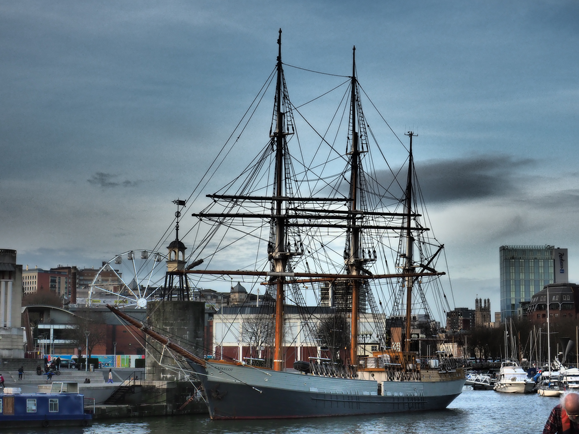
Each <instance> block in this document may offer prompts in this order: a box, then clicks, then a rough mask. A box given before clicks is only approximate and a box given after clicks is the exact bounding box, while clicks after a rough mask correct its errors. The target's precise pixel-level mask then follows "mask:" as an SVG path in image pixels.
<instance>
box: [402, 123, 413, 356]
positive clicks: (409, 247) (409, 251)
mask: <svg viewBox="0 0 579 434" xmlns="http://www.w3.org/2000/svg"><path fill="white" fill-rule="evenodd" d="M406 135H407V136H408V137H410V151H409V156H408V180H407V181H406V205H405V208H406V209H405V211H406V252H405V253H406V261H405V265H404V273H405V274H406V275H407V277H406V340H405V342H404V351H410V325H411V322H412V287H413V285H414V277H413V276H410V273H412V271H413V265H412V264H413V257H412V256H413V251H414V236H413V235H412V224H411V223H412V222H411V216H412V177H413V173H412V169H413V168H414V160H413V155H412V137H414V136H415V135H416V134H414V133H413V132H412V131H408V133H406Z"/></svg>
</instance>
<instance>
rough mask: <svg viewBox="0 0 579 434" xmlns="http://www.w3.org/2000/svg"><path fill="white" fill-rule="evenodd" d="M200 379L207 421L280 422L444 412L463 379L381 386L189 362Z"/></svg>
mask: <svg viewBox="0 0 579 434" xmlns="http://www.w3.org/2000/svg"><path fill="white" fill-rule="evenodd" d="M191 366H192V367H193V368H194V369H195V370H196V371H197V372H198V373H199V374H201V375H200V377H201V381H202V383H203V386H204V388H205V392H206V396H207V401H208V402H207V405H208V408H209V414H210V416H211V418H212V419H216V420H219V419H278V418H279V419H281V418H307V417H330V416H354V415H368V414H387V413H400V412H412V411H430V410H441V409H444V408H446V407H447V406H448V405H449V404H450V403H451V402H452V401H453V400H454V399H455V398H456V397H457V396H458V395H459V394H460V393H461V391H462V386H463V385H464V378H462V379H460V378H457V379H455V380H452V381H445V382H421V381H407V382H399V381H393V382H384V383H382V385H381V387H380V389H383V390H382V392H381V394H379V391H378V383H377V382H376V381H369V380H352V379H344V378H334V377H318V376H312V375H304V374H299V373H290V372H275V371H269V370H261V369H256V368H252V367H247V366H240V365H224V364H217V363H216V364H214V363H208V364H207V366H206V367H205V368H202V367H201V366H199V365H197V364H195V363H194V362H191Z"/></svg>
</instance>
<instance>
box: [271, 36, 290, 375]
mask: <svg viewBox="0 0 579 434" xmlns="http://www.w3.org/2000/svg"><path fill="white" fill-rule="evenodd" d="M277 43H278V46H279V48H278V50H279V51H278V56H277V86H276V113H277V122H276V128H275V131H274V133H273V135H274V137H275V146H276V151H275V183H276V188H275V190H276V191H275V197H276V198H275V216H276V217H275V245H274V251H273V269H274V272H275V273H279V275H278V276H277V281H276V286H277V291H276V303H275V347H274V354H273V369H274V370H275V371H281V370H282V369H283V353H282V350H283V305H284V301H285V294H284V280H285V279H284V277H283V275H282V274H283V273H284V272H285V269H286V264H287V256H286V255H285V218H284V217H283V215H282V213H283V202H284V200H283V196H284V194H283V193H284V191H283V185H284V182H283V181H284V178H283V173H284V170H283V169H284V167H283V161H284V158H283V157H284V155H283V154H284V148H285V146H284V141H285V134H284V133H285V132H284V121H283V113H282V99H283V97H284V89H283V69H282V63H281V29H280V30H279V38H278V40H277Z"/></svg>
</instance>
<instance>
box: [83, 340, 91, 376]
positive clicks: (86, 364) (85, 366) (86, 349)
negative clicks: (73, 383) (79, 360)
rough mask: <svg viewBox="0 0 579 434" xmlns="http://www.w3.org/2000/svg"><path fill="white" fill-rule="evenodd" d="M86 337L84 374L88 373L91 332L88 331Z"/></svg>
mask: <svg viewBox="0 0 579 434" xmlns="http://www.w3.org/2000/svg"><path fill="white" fill-rule="evenodd" d="M84 335H85V336H86V346H85V359H86V362H85V364H84V372H88V336H89V335H90V332H89V331H88V330H87V331H86V332H84Z"/></svg>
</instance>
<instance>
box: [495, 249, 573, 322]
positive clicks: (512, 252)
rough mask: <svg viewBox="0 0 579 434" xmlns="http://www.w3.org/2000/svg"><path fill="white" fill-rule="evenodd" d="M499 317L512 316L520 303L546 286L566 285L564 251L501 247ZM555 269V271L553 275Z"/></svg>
mask: <svg viewBox="0 0 579 434" xmlns="http://www.w3.org/2000/svg"><path fill="white" fill-rule="evenodd" d="M499 250H500V261H501V318H502V320H503V321H504V320H505V319H506V318H510V317H513V316H515V315H516V313H517V308H518V307H519V304H520V303H521V302H526V301H529V302H530V301H531V297H532V296H533V295H535V294H536V293H538V292H539V291H541V290H542V289H543V287H544V286H545V285H548V284H550V283H567V281H568V278H567V249H560V248H555V247H553V246H549V245H546V246H501V247H500V249H499ZM555 270H556V272H555Z"/></svg>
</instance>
